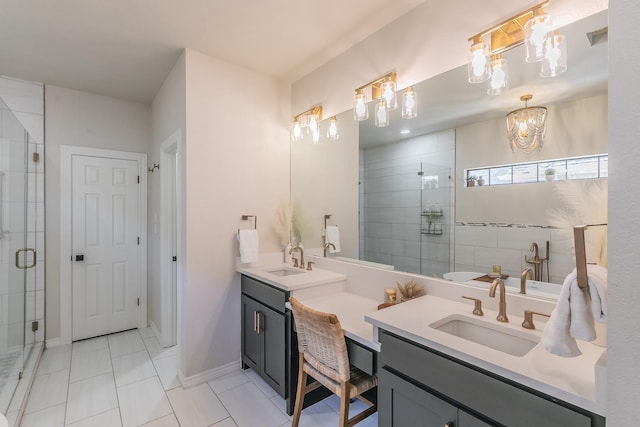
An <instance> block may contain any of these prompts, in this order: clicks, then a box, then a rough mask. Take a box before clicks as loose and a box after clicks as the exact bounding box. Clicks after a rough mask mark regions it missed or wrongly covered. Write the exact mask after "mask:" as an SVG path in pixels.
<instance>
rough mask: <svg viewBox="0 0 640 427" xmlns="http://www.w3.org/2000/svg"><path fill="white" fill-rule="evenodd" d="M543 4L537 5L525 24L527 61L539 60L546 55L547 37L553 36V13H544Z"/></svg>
mask: <svg viewBox="0 0 640 427" xmlns="http://www.w3.org/2000/svg"><path fill="white" fill-rule="evenodd" d="M542 7H543V5H542V4H541V5H538V6H536V7H535V8H534V9H533V11H532V12H531V13H532V15H533V16H532V17H531V18H530V19H529V20H528V21H527V22H526V23H525V24H524V46H525V49H526V61H527V62H539V61H542V59H543V58H544V56H545V50H546V46H547V39H548V38H550V37H553V32H552V28H551V15H549V14H548V13H544V9H543V8H542Z"/></svg>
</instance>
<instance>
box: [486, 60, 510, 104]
mask: <svg viewBox="0 0 640 427" xmlns="http://www.w3.org/2000/svg"><path fill="white" fill-rule="evenodd" d="M508 81H509V75H508V71H507V60H506V59H504V58H503V57H502V56H501V55H496V56H495V57H494V58H493V59H492V60H491V79H490V80H489V89H488V90H487V93H488V94H489V95H500V94H501V93H502V92H504V91H505V90H507V89H508V87H509V84H508Z"/></svg>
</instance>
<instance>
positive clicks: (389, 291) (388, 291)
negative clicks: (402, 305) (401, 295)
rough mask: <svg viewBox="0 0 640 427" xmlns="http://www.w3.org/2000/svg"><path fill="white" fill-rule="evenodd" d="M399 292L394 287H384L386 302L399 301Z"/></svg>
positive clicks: (393, 302)
mask: <svg viewBox="0 0 640 427" xmlns="http://www.w3.org/2000/svg"><path fill="white" fill-rule="evenodd" d="M397 295H398V292H397V291H396V290H395V289H394V288H384V302H385V304H395V303H396V302H397Z"/></svg>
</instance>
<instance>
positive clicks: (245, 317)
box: [241, 295, 262, 372]
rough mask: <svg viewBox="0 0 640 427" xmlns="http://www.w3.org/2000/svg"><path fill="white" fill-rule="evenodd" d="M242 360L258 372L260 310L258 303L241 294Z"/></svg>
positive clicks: (260, 351) (260, 337)
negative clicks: (258, 318) (258, 323)
mask: <svg viewBox="0 0 640 427" xmlns="http://www.w3.org/2000/svg"><path fill="white" fill-rule="evenodd" d="M241 301H242V362H243V363H244V364H246V365H248V366H249V367H250V368H252V369H254V370H255V371H256V372H260V359H261V357H260V354H261V353H262V350H261V348H262V345H261V342H260V341H261V339H262V336H260V335H259V334H258V333H257V316H258V313H259V312H260V304H258V302H256V301H254V300H252V299H251V298H249V297H247V296H245V295H242V297H241Z"/></svg>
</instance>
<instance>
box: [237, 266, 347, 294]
mask: <svg viewBox="0 0 640 427" xmlns="http://www.w3.org/2000/svg"><path fill="white" fill-rule="evenodd" d="M281 271H287V272H289V273H290V274H287V275H280V274H281V273H278V272H281ZM240 272H241V273H242V274H246V275H247V276H250V277H253V278H254V279H257V280H261V281H263V282H266V283H268V284H270V285H273V286H275V287H277V288H280V289H283V290H285V291H293V290H299V289H305V288H310V287H314V286H320V285H326V284H329V283H334V282H338V281H344V280H346V279H347V276H345V275H344V274H340V273H335V272H333V271H328V270H323V269H320V268H313V270H311V271H309V270H305V269H301V268H294V267H291V266H289V265H286V264H270V265H265V266H261V267H251V268H243V269H241V270H240Z"/></svg>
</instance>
